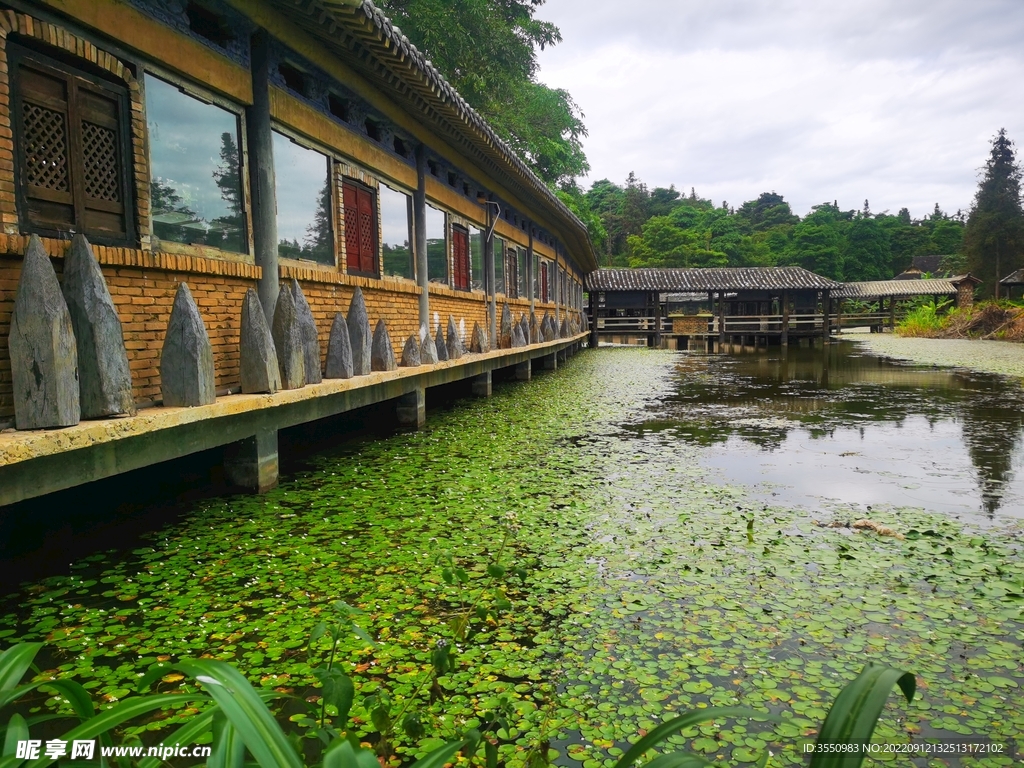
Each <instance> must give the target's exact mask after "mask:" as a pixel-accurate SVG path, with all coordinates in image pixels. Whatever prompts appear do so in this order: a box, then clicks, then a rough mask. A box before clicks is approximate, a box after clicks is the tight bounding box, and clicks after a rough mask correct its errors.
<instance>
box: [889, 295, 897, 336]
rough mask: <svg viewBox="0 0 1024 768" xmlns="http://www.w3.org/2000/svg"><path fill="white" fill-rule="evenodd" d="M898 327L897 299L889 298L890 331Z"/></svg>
mask: <svg viewBox="0 0 1024 768" xmlns="http://www.w3.org/2000/svg"><path fill="white" fill-rule="evenodd" d="M895 327H896V297H895V296H890V297H889V330H890V331H891V330H893V329H894V328H895Z"/></svg>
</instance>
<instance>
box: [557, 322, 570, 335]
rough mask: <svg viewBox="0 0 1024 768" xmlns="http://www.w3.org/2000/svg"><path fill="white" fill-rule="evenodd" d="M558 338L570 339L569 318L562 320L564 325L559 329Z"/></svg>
mask: <svg viewBox="0 0 1024 768" xmlns="http://www.w3.org/2000/svg"><path fill="white" fill-rule="evenodd" d="M558 337H559V338H560V339H567V338H569V318H567V317H563V318H562V324H561V325H560V326H559V327H558Z"/></svg>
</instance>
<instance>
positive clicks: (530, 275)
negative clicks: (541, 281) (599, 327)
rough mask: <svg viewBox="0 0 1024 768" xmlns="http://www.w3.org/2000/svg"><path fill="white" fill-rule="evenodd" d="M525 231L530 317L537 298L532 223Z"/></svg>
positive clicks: (527, 293) (527, 292)
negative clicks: (526, 233)
mask: <svg viewBox="0 0 1024 768" xmlns="http://www.w3.org/2000/svg"><path fill="white" fill-rule="evenodd" d="M527 230H529V233H530V236H529V239H528V240H527V242H526V295H527V296H529V297H530V314H531V315H532V314H533V306H534V302H535V301H536V300H537V297H536V296H535V295H534V294H535V293H536V291H534V284H533V224H532V223H531V224H530V226H528V227H527ZM531 341H533V339H531ZM594 346H597V345H596V344H595V345H594Z"/></svg>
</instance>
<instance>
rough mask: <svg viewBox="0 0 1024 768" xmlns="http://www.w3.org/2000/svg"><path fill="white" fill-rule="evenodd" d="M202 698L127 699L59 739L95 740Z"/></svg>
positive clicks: (35, 765) (38, 766)
mask: <svg viewBox="0 0 1024 768" xmlns="http://www.w3.org/2000/svg"><path fill="white" fill-rule="evenodd" d="M204 698H206V697H205V696H203V695H202V694H195V693H164V694H157V695H153V696H139V697H137V698H127V699H125V700H124V701H122V702H120V703H118V704H117V705H116V706H114V707H111V708H110V709H106V710H103V711H102V712H100V713H99V714H98V715H94V716H93V717H90V718H89V719H88V720H86V721H85V722H84V723H82V724H80V725H76V726H75V727H74V728H72V729H71V730H70V731H68V732H67V733H65V734H63V735H62V736H61V737H60V738H61V739H63V740H64V741H74V740H75V739H95V738H96V737H97V736H100V734H104V733H106V732H107V731H109V730H110V729H111V728H116V727H117V726H119V725H121V724H122V723H125V722H127V721H129V720H131V719H132V718H136V717H139V716H140V715H144V714H146V713H147V712H152V711H153V710H154V709H160V708H162V707H170V706H173V705H175V704H187V703H190V702H193V701H195V700H196V699H204ZM53 762H54V761H53V759H52V758H47V757H40V758H39V759H37V760H33V761H32V762H31V763H29V764H28V768H46V766H48V765H53ZM0 768H5V766H4V764H3V763H0Z"/></svg>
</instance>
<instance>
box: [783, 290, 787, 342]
mask: <svg viewBox="0 0 1024 768" xmlns="http://www.w3.org/2000/svg"><path fill="white" fill-rule="evenodd" d="M782 346H784V347H788V346H789V291H783V292H782Z"/></svg>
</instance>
